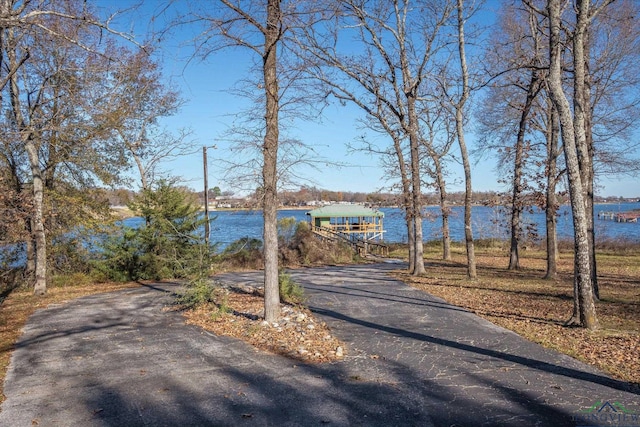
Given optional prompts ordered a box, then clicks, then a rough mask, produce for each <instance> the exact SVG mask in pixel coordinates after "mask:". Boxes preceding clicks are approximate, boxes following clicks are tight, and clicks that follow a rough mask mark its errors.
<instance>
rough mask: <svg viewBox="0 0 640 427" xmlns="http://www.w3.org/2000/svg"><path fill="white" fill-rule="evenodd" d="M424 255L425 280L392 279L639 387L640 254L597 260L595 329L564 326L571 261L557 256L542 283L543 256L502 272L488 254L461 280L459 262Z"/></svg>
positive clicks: (500, 257)
mask: <svg viewBox="0 0 640 427" xmlns="http://www.w3.org/2000/svg"><path fill="white" fill-rule="evenodd" d="M438 255H439V254H438V253H436V252H433V253H430V254H429V255H427V256H428V257H429V259H428V261H427V275H426V276H424V277H413V276H411V275H409V274H407V273H406V272H401V271H398V272H396V275H397V277H398V278H400V279H401V280H403V281H405V282H406V283H407V284H410V285H412V286H414V287H416V288H418V289H422V290H424V291H426V292H428V293H430V294H432V295H435V296H438V297H440V298H443V299H445V300H446V301H447V302H449V303H451V304H454V305H457V306H460V307H463V308H465V309H467V310H469V311H471V312H473V313H476V314H478V315H480V316H482V317H484V318H486V319H487V320H489V321H491V322H493V323H495V324H497V325H500V326H502V327H505V328H507V329H510V330H512V331H514V332H516V333H518V334H520V335H522V336H524V337H525V338H527V339H529V340H532V341H535V342H537V343H540V344H542V345H543V346H545V347H548V348H553V349H555V350H558V351H560V352H562V353H565V354H568V355H570V356H573V357H575V358H577V359H579V360H581V361H583V362H586V363H588V364H591V365H593V366H596V367H598V368H599V369H601V370H603V371H605V372H607V373H609V374H610V375H611V376H613V377H615V378H617V379H620V380H623V381H628V382H630V383H633V384H635V385H636V386H638V385H640V358H639V357H638V354H640V316H639V315H638V313H640V254H638V253H635V254H624V255H599V256H598V276H599V286H600V295H601V301H600V302H598V303H597V304H596V310H597V313H598V319H599V322H600V329H598V330H596V331H589V330H586V329H582V328H572V327H567V326H565V325H564V323H565V321H566V320H568V319H569V317H570V316H571V312H572V309H573V300H572V298H573V287H572V269H573V256H572V255H571V254H568V253H564V254H562V256H561V259H560V264H559V271H560V274H559V277H558V278H557V279H556V280H544V279H543V276H544V274H545V267H546V260H545V258H544V254H543V253H535V252H534V253H530V252H527V253H525V255H524V256H522V257H521V260H520V261H521V269H520V270H517V271H509V270H507V268H506V267H507V265H508V258H507V257H506V255H505V254H504V253H502V254H500V253H497V252H496V251H494V250H491V249H482V250H479V251H478V250H477V251H476V258H477V270H478V279H477V280H473V281H472V280H469V279H468V278H467V277H466V258H465V256H464V253H463V251H462V250H456V251H455V254H454V257H453V260H452V261H437V260H435V259H436V257H437V256H438Z"/></svg>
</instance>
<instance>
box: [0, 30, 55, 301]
mask: <svg viewBox="0 0 640 427" xmlns="http://www.w3.org/2000/svg"><path fill="white" fill-rule="evenodd" d="M9 32H10V38H11V39H13V30H10V31H9ZM7 57H8V59H9V63H10V69H12V70H15V69H17V68H18V59H17V58H16V53H15V51H14V50H12V49H9V51H8V52H7ZM17 79H18V76H17V74H12V75H11V77H10V80H9V84H10V87H9V89H10V97H11V108H12V110H13V111H12V113H13V118H14V120H15V122H16V124H17V125H18V128H19V129H20V134H21V138H22V142H23V144H24V148H25V151H26V152H27V157H28V158H29V167H30V170H31V179H32V192H33V207H32V212H31V225H32V229H31V234H32V239H33V244H34V249H35V259H34V261H35V265H34V267H35V268H34V286H33V293H34V294H36V295H44V294H45V293H46V292H47V236H46V233H45V227H44V181H43V177H42V170H41V167H40V158H39V155H38V147H37V146H36V143H35V141H34V140H33V135H32V133H31V131H30V130H29V129H27V127H26V123H25V119H24V117H23V115H22V105H21V100H20V89H19V87H18V81H17Z"/></svg>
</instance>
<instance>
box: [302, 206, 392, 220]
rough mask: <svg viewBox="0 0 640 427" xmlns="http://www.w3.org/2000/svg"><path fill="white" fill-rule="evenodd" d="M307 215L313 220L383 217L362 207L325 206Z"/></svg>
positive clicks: (381, 214) (373, 210) (380, 213)
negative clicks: (319, 218) (318, 218)
mask: <svg viewBox="0 0 640 427" xmlns="http://www.w3.org/2000/svg"><path fill="white" fill-rule="evenodd" d="M307 215H310V216H311V217H313V218H316V217H321V218H336V217H346V218H353V217H362V216H374V217H384V212H380V211H377V210H375V209H371V208H368V207H366V206H362V205H327V206H323V207H321V208H318V209H314V210H312V211H309V212H307Z"/></svg>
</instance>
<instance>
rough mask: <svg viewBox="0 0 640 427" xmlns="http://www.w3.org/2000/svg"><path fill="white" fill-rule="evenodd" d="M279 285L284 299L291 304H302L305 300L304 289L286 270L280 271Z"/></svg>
mask: <svg viewBox="0 0 640 427" xmlns="http://www.w3.org/2000/svg"><path fill="white" fill-rule="evenodd" d="M278 287H279V289H280V299H281V300H282V301H285V302H288V303H290V304H301V303H303V302H304V301H305V295H304V289H303V288H302V287H301V286H300V285H299V284H298V283H296V282H295V281H294V280H293V279H292V278H291V275H290V274H289V273H287V272H285V271H284V270H280V272H279V273H278Z"/></svg>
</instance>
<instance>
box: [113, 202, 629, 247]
mask: <svg viewBox="0 0 640 427" xmlns="http://www.w3.org/2000/svg"><path fill="white" fill-rule="evenodd" d="M633 209H640V203H621V204H603V205H596V207H595V212H596V216H597V214H598V212H611V211H613V212H626V211H630V210H633ZM380 210H381V211H382V212H384V214H385V217H384V228H385V230H386V233H385V237H384V240H385V241H386V242H389V243H400V242H406V241H407V232H406V227H405V224H404V219H403V218H404V214H403V212H402V210H401V209H397V208H382V209H380ZM306 212H308V210H281V211H278V218H288V217H293V218H295V219H296V220H298V221H308V218H309V217H308V216H307V215H306ZM211 217H212V218H215V219H214V220H213V221H212V222H211V242H213V243H218V244H220V246H221V248H224V247H225V246H226V245H228V244H229V243H231V242H234V241H236V240H238V239H240V238H242V237H246V236H248V237H252V238H256V239H262V212H261V211H215V212H212V213H211ZM507 220H508V215H507V212H505V211H503V210H502V209H500V208H491V207H486V206H474V207H473V209H472V225H473V237H474V239H487V238H500V239H506V238H508V228H507V227H506V225H505V222H506V221H507ZM524 220H525V222H526V223H527V224H531V228H532V229H534V230H535V231H536V232H537V234H538V236H540V237H541V238H543V237H544V235H545V218H544V212H543V211H541V210H539V209H536V210H534V211H533V212H532V213H527V214H525V215H524ZM139 221H140V219H139V218H130V219H128V220H126V221H125V224H128V225H132V226H135V225H137V224H138V223H139ZM440 227H441V218H440V214H439V209H438V208H437V207H435V206H434V207H427V208H426V209H425V218H424V221H423V234H424V240H425V241H427V240H434V239H439V238H440V237H441V236H442V232H441V228H440ZM450 229H451V238H452V240H454V241H458V242H462V241H464V208H463V207H462V206H456V207H453V212H452V215H451V219H450ZM572 236H573V221H572V219H571V213H570V210H569V207H568V206H563V207H562V208H561V209H560V214H559V218H558V237H559V238H560V239H569V238H571V237H572ZM596 236H597V238H600V239H619V238H624V239H627V240H632V241H638V242H640V223H618V222H615V221H610V220H599V219H596Z"/></svg>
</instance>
